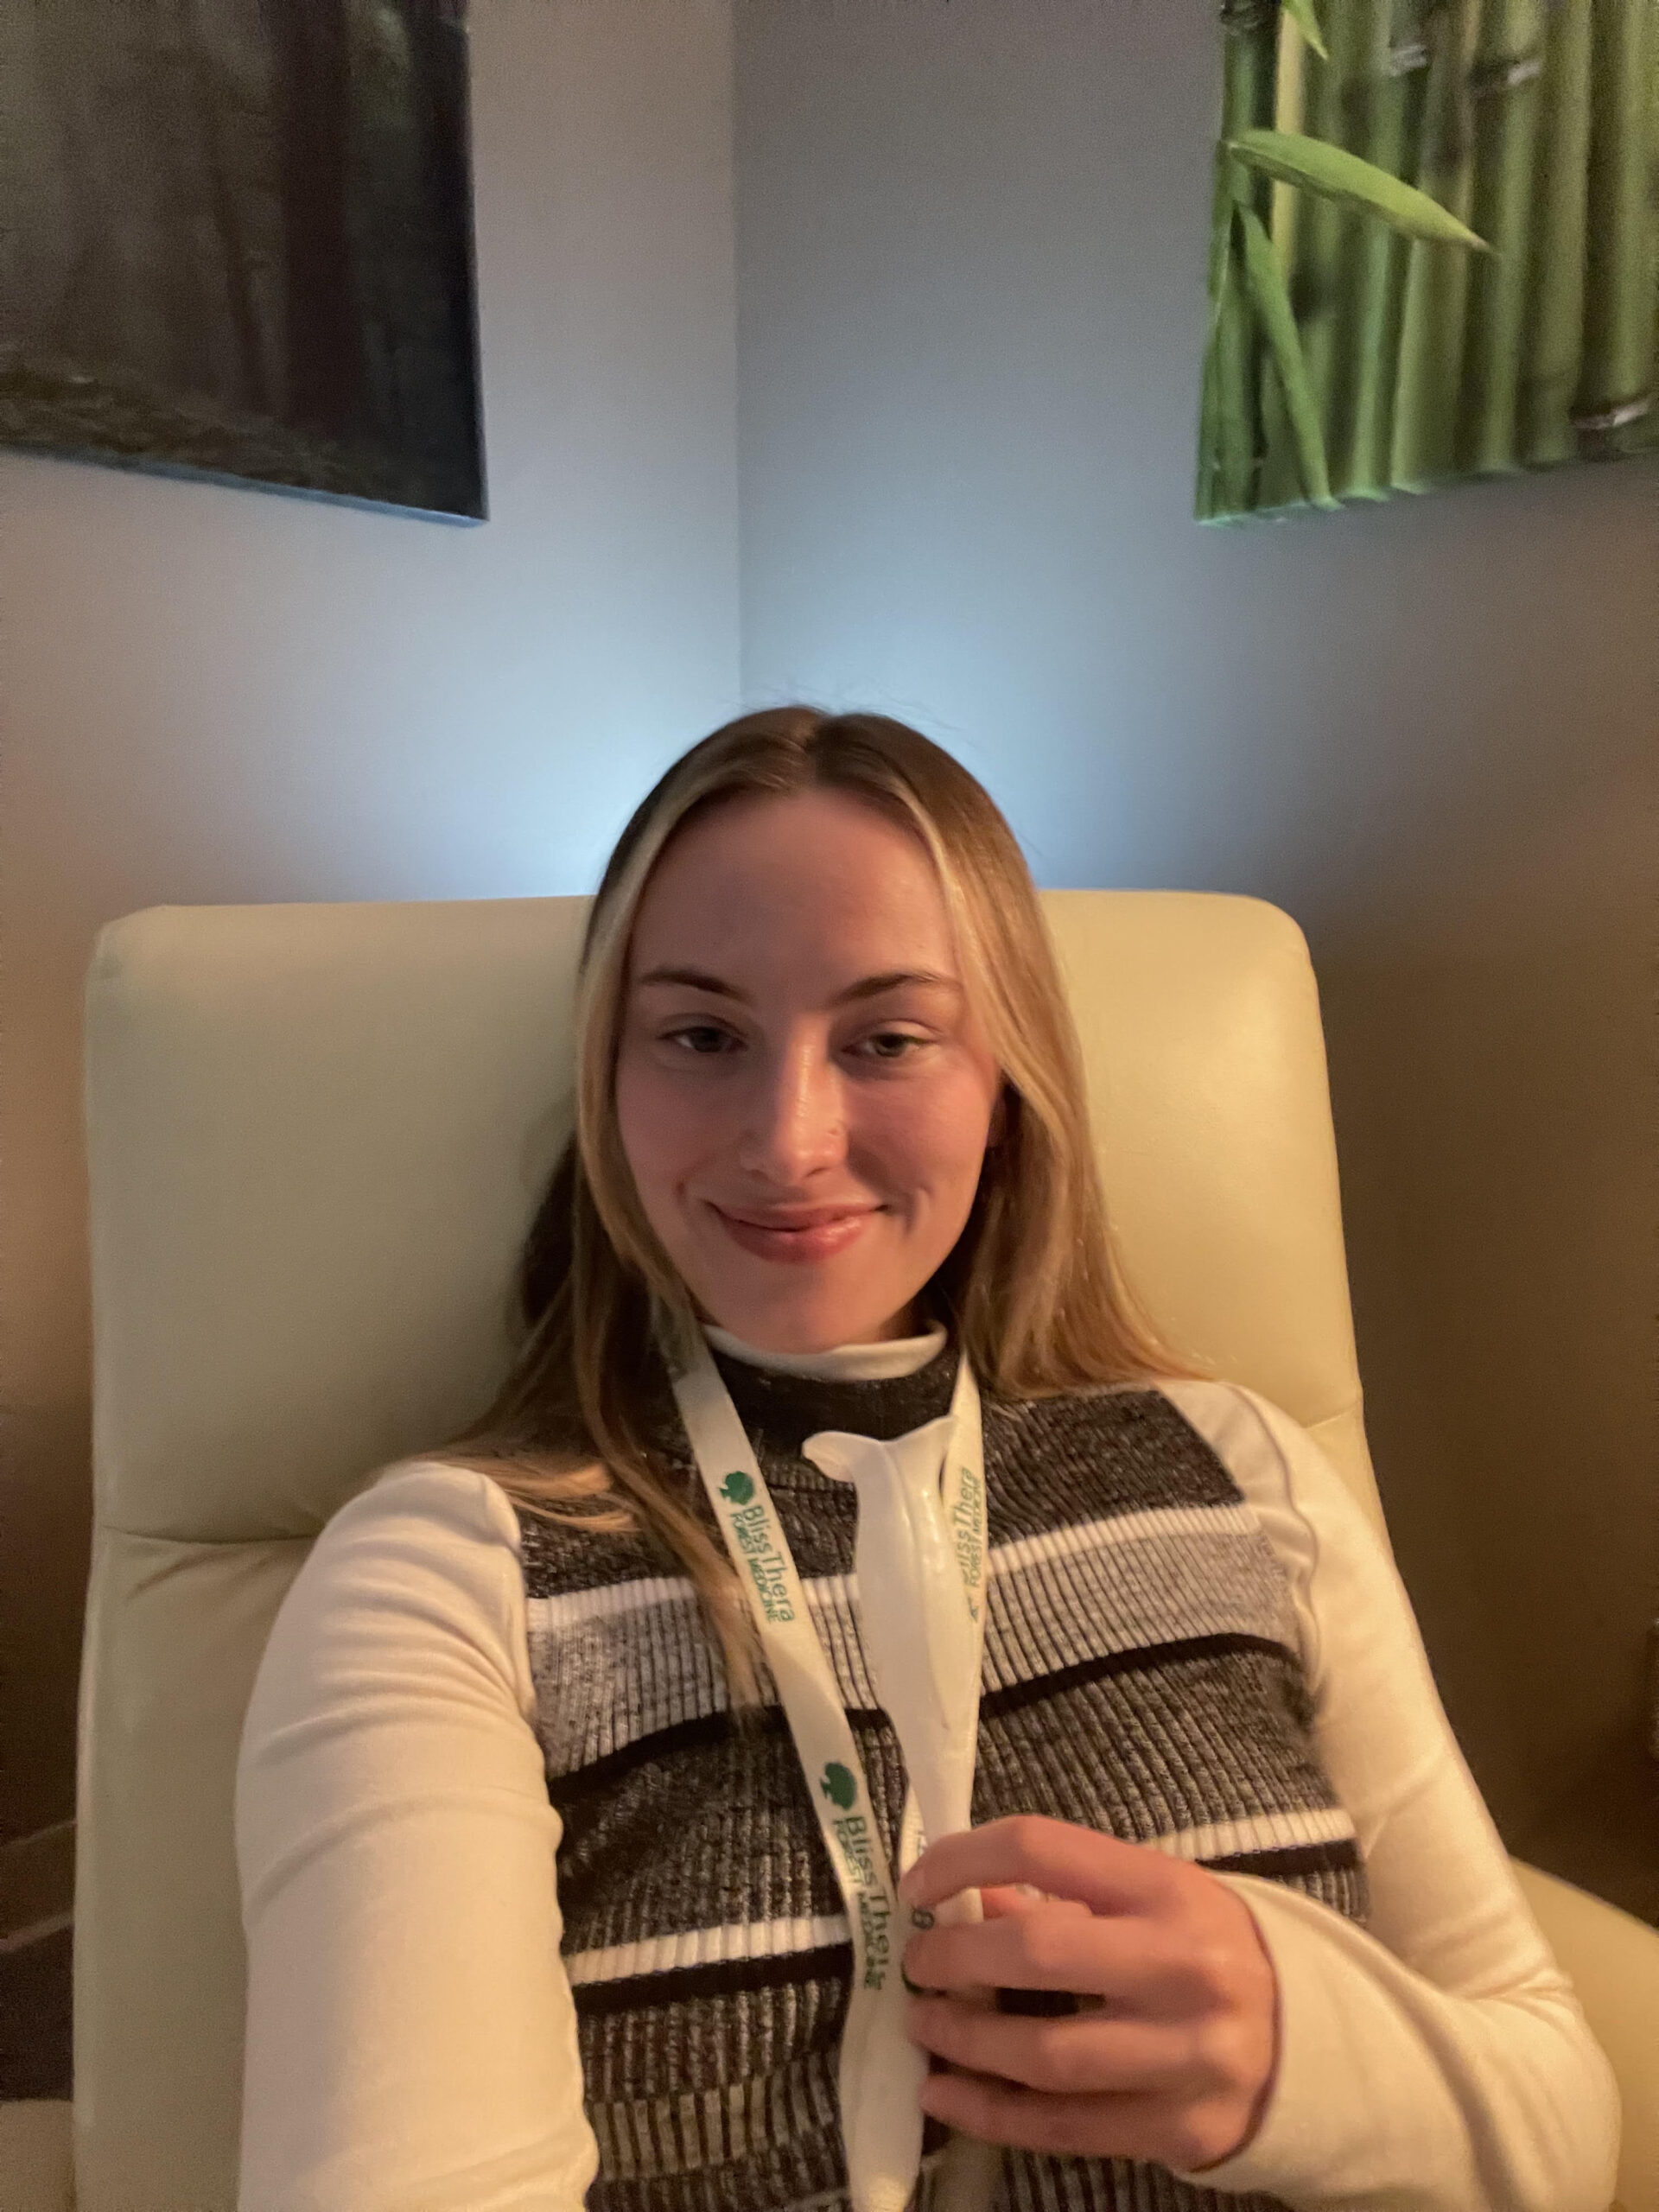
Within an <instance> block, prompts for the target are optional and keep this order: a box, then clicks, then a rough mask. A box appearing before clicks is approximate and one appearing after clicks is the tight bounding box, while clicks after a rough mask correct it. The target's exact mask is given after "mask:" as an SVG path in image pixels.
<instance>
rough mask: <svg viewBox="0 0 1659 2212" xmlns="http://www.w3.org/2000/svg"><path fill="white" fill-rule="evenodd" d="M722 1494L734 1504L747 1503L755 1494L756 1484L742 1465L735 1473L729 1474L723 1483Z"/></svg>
mask: <svg viewBox="0 0 1659 2212" xmlns="http://www.w3.org/2000/svg"><path fill="white" fill-rule="evenodd" d="M720 1494H721V1497H723V1498H727V1499H729V1501H730V1502H731V1503H732V1504H734V1505H747V1503H748V1502H749V1500H750V1499H751V1498H752V1497H753V1496H754V1484H753V1481H752V1480H751V1479H750V1478H749V1477H748V1476H747V1475H746V1474H745V1473H744V1472H743V1471H742V1469H741V1467H740V1468H739V1469H738V1471H737V1472H736V1473H735V1474H731V1475H728V1476H727V1478H726V1479H725V1481H724V1482H723V1483H721V1486H720Z"/></svg>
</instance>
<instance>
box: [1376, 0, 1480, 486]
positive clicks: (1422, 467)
mask: <svg viewBox="0 0 1659 2212" xmlns="http://www.w3.org/2000/svg"><path fill="white" fill-rule="evenodd" d="M1478 29H1479V24H1478V11H1477V9H1476V6H1475V3H1474V0H1449V4H1448V5H1447V6H1446V7H1445V8H1444V9H1441V10H1438V11H1437V12H1436V13H1435V14H1433V16H1431V17H1430V18H1429V19H1428V23H1427V38H1428V43H1429V50H1430V51H1429V65H1428V83H1427V87H1426V88H1425V91H1424V95H1423V118H1422V135H1421V145H1420V148H1419V152H1418V159H1417V186H1418V189H1419V190H1420V191H1421V192H1426V193H1427V194H1429V196H1430V198H1431V199H1433V200H1439V201H1440V205H1441V206H1442V207H1446V208H1447V209H1449V210H1450V211H1451V213H1452V214H1454V215H1455V216H1457V217H1458V218H1459V220H1460V221H1463V222H1467V220H1468V219H1469V217H1470V215H1471V213H1472V212H1473V201H1474V162H1473V160H1472V158H1471V156H1472V144H1471V126H1470V118H1469V96H1468V77H1469V71H1470V66H1471V62H1472V61H1473V59H1474V52H1475V39H1476V36H1477V34H1478ZM1468 289H1469V256H1468V254H1467V253H1466V252H1465V251H1461V250H1460V249H1459V248H1457V247H1453V246H1448V245H1433V244H1430V243H1428V242H1427V241H1426V240H1425V241H1419V242H1416V243H1414V245H1413V246H1412V249H1411V257H1410V261H1409V264H1408V267H1407V270H1406V296H1405V305H1404V308H1403V311H1402V317H1401V326H1400V364H1399V370H1398V372H1397V374H1396V377H1395V391H1394V426H1393V435H1392V438H1391V441H1390V449H1389V478H1390V480H1391V481H1392V482H1393V483H1394V484H1395V486H1396V487H1397V488H1399V489H1401V490H1402V491H1412V492H1423V491H1427V489H1428V487H1429V486H1430V485H1432V484H1433V483H1436V482H1438V481H1440V480H1441V479H1443V478H1445V477H1447V476H1449V475H1451V474H1452V472H1453V469H1454V467H1455V440H1456V430H1457V398H1458V390H1459V383H1460V380H1461V372H1462V365H1463V332H1464V318H1465V307H1466V303H1467V298H1468Z"/></svg>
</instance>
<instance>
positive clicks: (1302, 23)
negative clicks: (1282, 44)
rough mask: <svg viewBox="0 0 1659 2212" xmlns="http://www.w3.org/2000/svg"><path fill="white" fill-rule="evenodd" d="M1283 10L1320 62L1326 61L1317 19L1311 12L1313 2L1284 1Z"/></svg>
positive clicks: (1326, 57)
mask: <svg viewBox="0 0 1659 2212" xmlns="http://www.w3.org/2000/svg"><path fill="white" fill-rule="evenodd" d="M1284 10H1285V13H1286V14H1287V16H1289V17H1290V19H1291V21H1292V22H1294V24H1295V26H1296V28H1297V29H1298V30H1299V31H1300V33H1301V35H1302V36H1303V37H1304V38H1305V39H1306V41H1307V42H1308V44H1309V45H1310V46H1311V47H1312V48H1313V51H1314V53H1315V54H1318V55H1319V59H1320V60H1321V61H1325V60H1329V59H1330V57H1329V55H1328V54H1326V53H1325V41H1324V40H1323V39H1322V38H1321V37H1320V36H1319V17H1318V16H1316V15H1315V14H1314V12H1313V0H1284Z"/></svg>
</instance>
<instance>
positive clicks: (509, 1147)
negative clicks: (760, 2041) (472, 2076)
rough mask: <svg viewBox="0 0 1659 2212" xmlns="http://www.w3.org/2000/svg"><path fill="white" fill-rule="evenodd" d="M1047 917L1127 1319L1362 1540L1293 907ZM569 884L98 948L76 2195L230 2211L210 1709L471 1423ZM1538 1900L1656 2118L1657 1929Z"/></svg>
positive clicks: (571, 953) (220, 1847) (225, 1988)
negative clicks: (334, 1551) (1334, 1482)
mask: <svg viewBox="0 0 1659 2212" xmlns="http://www.w3.org/2000/svg"><path fill="white" fill-rule="evenodd" d="M1046 904H1047V908H1048V912H1049V915H1050V918H1051V920H1052V925H1053V929H1054V931H1055V935H1056V938H1057V942H1058V946H1059V950H1060V953H1061V957H1062V960H1063V962H1064V964H1065V971H1066V975H1067V977H1068V981H1069V983H1070V987H1071V993H1072V996H1073V1000H1074V1003H1075V1005H1076V1007H1077V1014H1078V1020H1079V1023H1080V1026H1081V1028H1082V1031H1083V1035H1084V1047H1085V1052H1086V1053H1087V1057H1088V1064H1089V1074H1090V1093H1091V1100H1092V1104H1093V1109H1094V1114H1095V1121H1096V1134H1097V1138H1098V1143H1099V1147H1100V1154H1101V1158H1102V1160H1103V1168H1104V1173H1105V1179H1106V1184H1107V1190H1108V1194H1109V1198H1110V1199H1111V1201H1112V1203H1113V1205H1114V1209H1115V1211H1116V1216H1117V1219H1118V1222H1119V1224H1120V1229H1121V1232H1122V1239H1123V1243H1124V1247H1125V1250H1126V1255H1127V1257H1128V1262H1129V1266H1130V1268H1131V1271H1132V1273H1133V1274H1134V1275H1135V1279H1136V1280H1137V1281H1138V1283H1139V1284H1140V1286H1141V1291H1142V1294H1143V1296H1144V1298H1145V1300H1146V1303H1147V1306H1148V1307H1149V1308H1150V1309H1151V1311H1152V1312H1153V1313H1154V1315H1155V1317H1156V1318H1157V1319H1158V1320H1159V1321H1160V1324H1161V1325H1163V1326H1164V1327H1165V1328H1166V1331H1167V1332H1169V1333H1170V1334H1171V1335H1172V1336H1173V1338H1175V1339H1176V1341H1177V1342H1178V1343H1179V1344H1180V1345H1182V1346H1184V1347H1185V1348H1186V1349H1188V1350H1190V1351H1192V1352H1194V1353H1196V1354H1198V1356H1199V1357H1202V1358H1203V1359H1205V1360H1206V1361H1209V1362H1211V1363H1213V1364H1214V1366H1215V1367H1216V1368H1217V1370H1219V1371H1221V1372H1222V1373H1224V1374H1225V1375H1228V1376H1232V1377H1235V1378H1236V1379H1238V1380H1240V1381H1242V1382H1245V1383H1250V1384H1252V1385H1254V1386H1255V1388H1257V1389H1261V1390H1262V1391H1264V1392H1265V1393H1266V1394H1267V1395H1269V1396H1270V1397H1272V1398H1274V1399H1275V1400H1277V1401H1278V1402H1280V1403H1281V1405H1283V1406H1284V1407H1285V1408H1287V1410H1288V1411H1289V1412H1291V1413H1292V1414H1294V1415H1295V1416H1296V1417H1297V1418H1298V1419H1299V1420H1300V1421H1303V1422H1304V1423H1306V1425H1307V1426H1308V1427H1311V1428H1313V1430H1314V1431H1315V1433H1317V1434H1318V1435H1319V1437H1320V1438H1321V1440H1323V1441H1324V1442H1325V1445H1326V1447H1327V1449H1328V1450H1329V1451H1330V1452H1331V1453H1332V1457H1333V1458H1334V1459H1336V1461H1337V1463H1338V1465H1339V1466H1340V1467H1341V1469H1342V1470H1343V1471H1344V1474H1345V1476H1346V1478H1347V1479H1348V1481H1349V1482H1350V1483H1351V1485H1352V1487H1353V1489H1354V1491H1355V1493H1356V1495H1357V1497H1359V1498H1360V1499H1361V1501H1362V1502H1363V1504H1364V1506H1365V1508H1366V1510H1368V1511H1369V1512H1370V1514H1371V1516H1373V1518H1374V1519H1375V1520H1376V1524H1377V1526H1378V1528H1379V1529H1381V1528H1382V1516H1381V1510H1380V1507H1379V1505H1378V1502H1377V1496H1376V1487H1375V1484H1374V1482H1373V1479H1372V1475H1371V1470H1370V1459H1369V1457H1368V1455H1367V1452H1366V1446H1365V1438H1364V1430H1363V1421H1362V1419H1361V1411H1360V1392H1359V1382H1358V1376H1357V1370H1356V1365H1355V1357H1354V1344H1353V1335H1352V1329H1351V1320H1350V1315H1349V1306H1348V1293H1347V1279H1346V1270H1345V1265H1344V1252H1343V1243H1342V1228H1341V1220H1340V1214H1339V1210H1338V1190H1337V1173H1336V1159H1335V1151H1334V1146H1333V1141H1332V1128H1331V1117H1330V1108H1329V1103H1328V1099H1327V1095H1326V1088H1325V1060H1324V1050H1323V1044H1322V1039H1321V1033H1320V1027H1319V1008H1318V1003H1317V999H1316V995H1315V990H1314V984H1313V973H1312V969H1311V968H1310V966H1309V963H1308V959H1307V954H1306V948H1305V946H1304V944H1303V942H1302V939H1301V936H1300V932H1299V931H1298V930H1297V929H1296V927H1295V925H1294V923H1292V922H1291V921H1289V920H1288V919H1287V918H1286V917H1285V916H1284V915H1283V914H1281V913H1280V912H1277V911H1276V910H1275V909H1274V908H1272V907H1269V906H1263V905H1261V904H1259V903H1257V902H1255V901H1253V900H1249V899H1227V898H1217V897H1207V896H1197V895H1194V896H1187V895H1182V894H1175V893H1080V892H1072V893H1052V894H1050V895H1049V896H1048V898H1047V900H1046ZM584 911H585V902H584V901H582V900H578V899H536V900H511V901H500V902H488V903H475V904H474V903H456V904H442V905H410V906H392V905H386V906H374V905H368V906H286V907H284V906H263V907H258V906H254V907H220V908H194V909H192V908H158V909H156V910H153V911H151V912H146V913H142V914H137V915H133V916H130V917H129V918H127V919H126V920H124V921H122V922H118V923H116V924H115V925H112V926H111V928H109V929H108V930H106V931H105V932H104V934H103V936H102V938H100V940H99V946H98V950H97V954H96V957H95V959H94V962H93V964H92V973H91V976H90V979H89V984H88V1001H87V1114H88V1131H89V1141H90V1153H91V1174H92V1266H93V1306H94V1324H95V1342H96V1408H97V1410H96V1425H95V1427H96V1473H95V1486H96V1529H95V1538H94V1551H93V1564H92V1581H91V1587H90V1590H89V1593H88V1605H87V1626H86V1661H85V1669H84V1674H83V1685H82V1704H81V1718H80V1729H81V1741H80V1752H81V1765H80V1804H79V1820H80V1827H79V1875H78V1895H77V1938H76V1948H75V1968H76V1992H75V1996H76V2005H75V2087H76V2109H75V2164H76V2178H77V2190H78V2202H79V2206H80V2207H81V2212H186V2208H188V2212H220V2208H224V2212H229V2208H231V2207H232V2206H233V2204H234V2201H235V2190H236V2182H235V2174H236V2133H237V2119H238V2074H239V2064H240V2044H241V2032H242V2005H243V1980H242V1955H241V1942H240V1935H239V1928H238V1909H237V1893H236V1878H235V1870H234V1865H233V1860H232V1826H231V1792H232V1773H233V1763H234V1757H235V1750H236V1743H237V1738H238V1730H239V1727H240V1723H241V1719H242V1713H243V1709H244V1706H245V1700H246V1698H247V1694H248V1691H249V1688H250V1686H251V1681H252V1676H253V1673H254V1670H255V1668H256V1666H257V1662H258V1658H259V1655H260V1651H261V1649H262V1647H263V1643H264V1637H265V1634H266V1632H267V1630H268V1628H269V1625H270V1620H271V1618H272V1617H273V1615H274V1613H275V1611H276V1609H277V1605H278V1603H279V1601H280V1599H281V1598H282V1596H283V1592H284V1591H285V1590H286V1588H287V1587H288V1585H289V1581H290V1580H291V1579H292V1577H293V1575H294V1573H295V1572H296V1569H297V1567H298V1566H299V1564H300V1561H301V1559H302V1556H303V1554H304V1552H305V1549H306V1547H307V1545H308V1542H309V1541H310V1540H311V1539H312V1538H313V1537H314V1536H315V1534H316V1533H317V1531H318V1529H320V1528H321V1525H322V1523H323V1522H324V1521H325V1520H326V1519H327V1517H328V1516H329V1515H330V1514H331V1513H332V1512H333V1511H334V1510H335V1509H336V1507H338V1506H339V1505H340V1503H342V1502H343V1501H344V1500H345V1499H346V1497H349V1496H350V1495H351V1494H352V1493H353V1491H355V1490H356V1489H357V1488H358V1487H359V1485H360V1484H362V1483H363V1482H364V1481H365V1479H366V1478H367V1477H368V1476H369V1475H370V1474H371V1473H372V1471H373V1470H374V1469H375V1468H377V1467H378V1466H379V1465H383V1464H385V1462H386V1461H388V1460H390V1459H395V1458H397V1457H399V1456H400V1455H403V1454H404V1453H407V1452H412V1451H415V1450H417V1449H419V1448H420V1447H421V1446H424V1445H427V1444H429V1443H431V1442H432V1441H433V1440H435V1439H437V1438H439V1437H441V1436H442V1435H444V1434H445V1433H448V1432H450V1431H452V1430H453V1429H454V1428H455V1427H458V1426H459V1425H460V1424H461V1422H462V1421H464V1420H465V1419H466V1418H467V1416H469V1415H470V1414H473V1413H474V1411H475V1410H476V1409H477V1408H479V1406H480V1404H481V1403H482V1402H483V1401H484V1400H485V1399H486V1396H487V1395H488V1393H489V1391H490V1389H491V1387H492V1385H493V1382H494V1380H495V1378H496V1376H497V1375H498V1374H499V1370H500V1369H501V1366H502V1363H503V1361H504V1359H505V1357H506V1351H507V1343H508V1338H507V1318H508V1311H509V1277H510V1273H511V1269H512V1261H513V1256H514V1253H515V1249H516V1247H517V1245H518V1240H519V1237H520V1236H521V1234H522V1232H523V1230H524V1226H525V1224H526V1222H527V1220H528V1217H529V1216H530V1213H531V1209H532V1207H533V1205H534V1204H535V1201H536V1198H537V1194H538V1192H539V1190H540V1188H541V1185H542V1183H543V1179H544V1178H545V1175H546V1173H547V1171H548V1169H549V1166H550V1163H551V1161H552V1160H553V1158H554V1156H555V1154H556V1150H557V1147H558V1145H559V1142H560V1141H561V1139H562V1136H563V1129H564V1127H565V1123H566V1115H567V1112H568V1107H567V1103H566V1101H567V1095H568V1091H569V1081H570V1041H569V999H570V987H571V980H572V975H573V969H574V963H575V950H576V945H577V942H578V938H579V935H580V931H581V927H582V918H583V914H584ZM1557 1891H1565V1901H1564V1903H1563V1901H1562V1900H1560V1899H1559V1898H1557V1897H1555V1894H1554V1893H1555V1892H1557ZM1535 1904H1536V1907H1537V1910H1539V1913H1540V1916H1541V1919H1543V1921H1544V1923H1545V1925H1546V1929H1547V1931H1548V1932H1549V1933H1550V1935H1551V1937H1552V1940H1553V1941H1555V1942H1556V1944H1557V1949H1558V1952H1559V1955H1560V1957H1561V1959H1562V1961H1563V1963H1564V1964H1565V1965H1566V1966H1567V1969H1568V1971H1569V1972H1571V1973H1573V1974H1575V1975H1577V1976H1580V1977H1581V1980H1582V1986H1583V1988H1584V1992H1585V1994H1586V1999H1588V1998H1589V1997H1590V1996H1591V1994H1592V1990H1594V1989H1598V1988H1599V1987H1601V1986H1602V1980H1601V1979H1599V1977H1602V1978H1605V1974H1606V1970H1607V1969H1608V1968H1609V1967H1611V1962H1612V1961H1614V1960H1615V1958H1617V1961H1618V1966H1617V1969H1616V1971H1617V1973H1618V1975H1619V1977H1620V1980H1621V1982H1622V1993H1621V1996H1620V1998H1619V2002H1618V2005H1613V2006H1611V2007H1610V2009H1609V2010H1608V2012H1607V2013H1606V2015H1605V2018H1599V2017H1598V2014H1597V2012H1596V2011H1595V2010H1594V2009H1593V2007H1592V2015H1591V2017H1592V2023H1593V2024H1595V2025H1596V2026H1597V2029H1598V2031H1599V2033H1600V2035H1601V2037H1602V2040H1603V2042H1604V2043H1605V2044H1606V2046H1607V2048H1608V2050H1609V2051H1610V2053H1611V2055H1612V2056H1613V2058H1614V2062H1615V2064H1616V2065H1617V2066H1618V2069H1619V2071H1620V2075H1621V2079H1622V2082H1623V2083H1624V2094H1625V2098H1626V2102H1627V2105H1628V2104H1629V2103H1630V2100H1631V2099H1632V2097H1636V2098H1638V2099H1640V2100H1642V2101H1644V2104H1645V2105H1646V2106H1647V2107H1651V2106H1652V2105H1654V2104H1655V2103H1656V2102H1659V2033H1656V2023H1659V1936H1654V1935H1653V1934H1652V1933H1651V1931H1649V1930H1647V1929H1643V1928H1641V1927H1640V1926H1639V1925H1638V1923H1635V1922H1633V1921H1629V1920H1627V1919H1625V1917H1624V1916H1623V1915H1618V1914H1615V1913H1612V1912H1611V1910H1609V1909H1607V1908H1605V1907H1604V1906H1601V1905H1599V1904H1598V1903H1597V1902H1596V1901H1595V1900H1593V1899H1590V1898H1587V1897H1583V1896H1582V1894H1581V1893H1580V1892H1578V1891H1568V1890H1567V1888H1566V1885H1561V1884H1554V1885H1551V1884H1548V1881H1547V1878H1541V1879H1540V1885H1539V1887H1538V1888H1537V1890H1536V1891H1535ZM1556 1904H1562V1910H1561V1912H1560V1913H1559V1914H1558V1913H1557V1912H1556V1910H1554V1907H1555V1905H1556ZM1632 1992H1634V1994H1633V1995H1632V1994H1631V1993H1632ZM1631 2142H1632V2144H1633V2145H1634V2152H1633V2158H1632V2156H1630V2155H1627V2160H1626V2165H1625V2167H1624V2169H1622V2173H1621V2189H1622V2190H1623V2191H1624V2203H1625V2206H1626V2212H1659V2143H1656V2141H1655V2139H1654V2136H1653V2133H1652V2132H1651V2130H1649V2131H1648V2132H1647V2133H1643V2130H1642V2128H1641V2127H1640V2126H1638V2127H1637V2129H1636V2130H1635V2131H1634V2133H1633V2134H1632V2137H1631ZM7 2201H8V2202H10V2199H8V2200H7Z"/></svg>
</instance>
